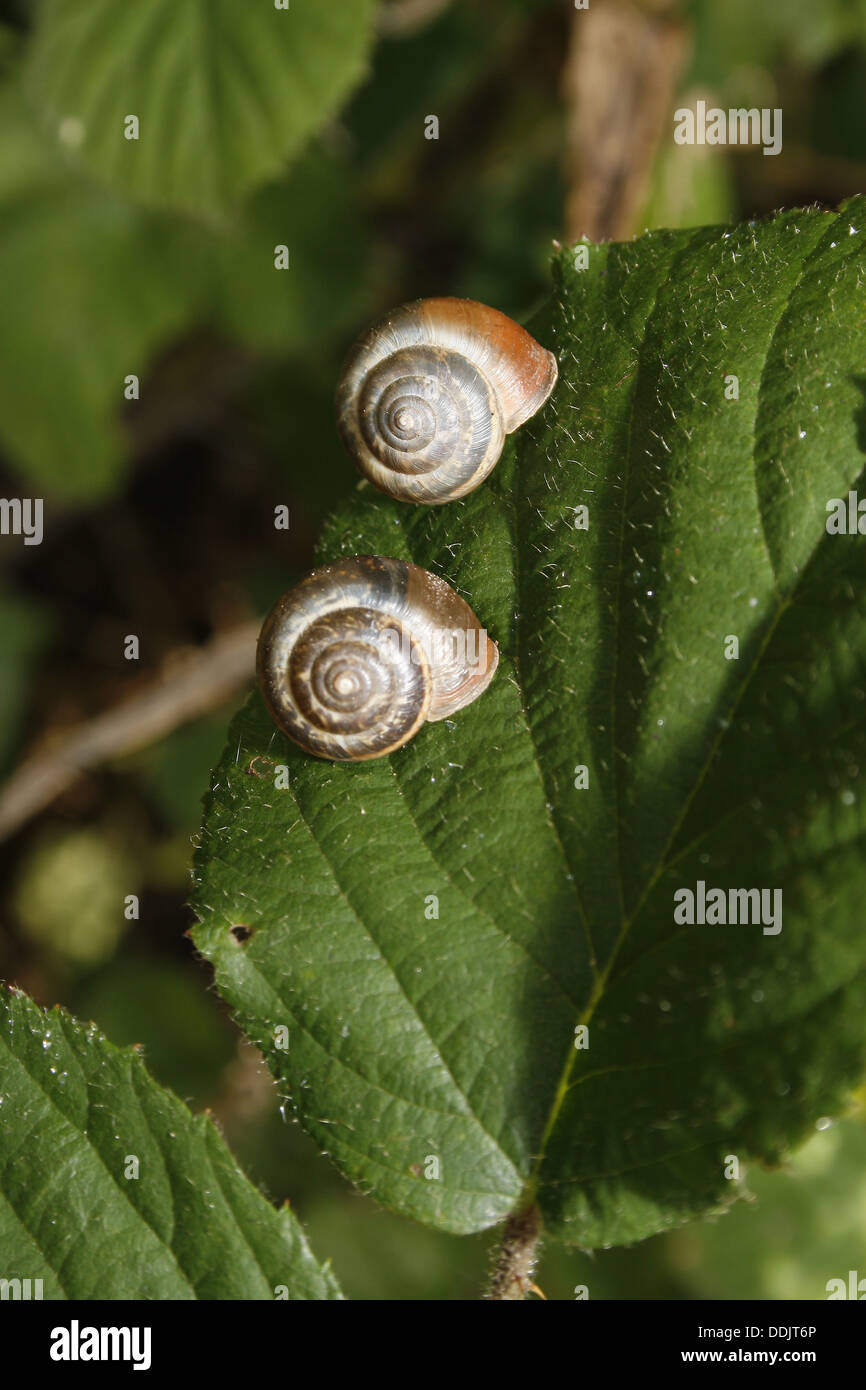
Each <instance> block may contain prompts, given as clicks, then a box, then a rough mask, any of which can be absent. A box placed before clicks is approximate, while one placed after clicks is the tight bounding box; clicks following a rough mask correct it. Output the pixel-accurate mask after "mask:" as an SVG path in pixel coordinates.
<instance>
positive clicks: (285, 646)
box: [257, 555, 499, 761]
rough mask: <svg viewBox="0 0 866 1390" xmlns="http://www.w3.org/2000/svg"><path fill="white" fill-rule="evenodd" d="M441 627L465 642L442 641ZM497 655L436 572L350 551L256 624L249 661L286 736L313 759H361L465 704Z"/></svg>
mask: <svg viewBox="0 0 866 1390" xmlns="http://www.w3.org/2000/svg"><path fill="white" fill-rule="evenodd" d="M448 634H457V635H458V637H459V636H460V635H461V634H462V636H463V638H464V640H462V641H459V640H458V641H457V642H453V643H452V642H451V641H450V640H443V638H447V635H448ZM498 658H499V653H498V650H497V648H496V644H495V643H494V642H492V641H490V639H489V638H488V637H487V634H486V633H485V632H484V631H483V629H482V628H481V627H480V624H479V623H478V619H477V618H476V617H475V615H474V613H473V612H472V609H471V608H470V607H469V605H468V604H467V603H465V602H464V601H463V599H462V598H460V596H459V594H456V593H455V592H454V590H453V589H451V588H450V587H449V585H448V584H446V583H445V581H444V580H443V579H439V578H438V577H437V576H436V575H433V574H429V573H428V572H427V571H426V570H423V569H420V568H419V566H417V565H412V564H409V563H408V562H407V561H404V560H392V559H387V558H385V557H383V556H379V555H356V556H354V557H352V558H351V559H347V560H340V561H338V562H337V563H336V564H333V565H323V566H322V567H321V568H320V569H317V570H314V571H313V573H312V574H310V575H308V576H307V577H306V578H305V579H302V580H301V581H300V583H299V584H296V585H295V586H294V588H292V589H289V590H288V592H287V593H285V594H283V596H282V598H280V599H279V600H278V602H277V603H276V604H275V605H274V607H273V609H272V610H271V612H270V613H269V615H268V617H267V618H266V619H265V623H264V626H263V627H262V631H261V634H260V636H259V644H258V655H257V665H258V676H259V685H260V688H261V691H262V695H263V697H264V700H265V703H266V705H267V707H268V709H269V711H270V714H271V716H272V718H273V719H274V721H275V723H276V724H277V725H278V726H279V727H280V728H281V729H282V730H283V732H284V733H286V734H288V736H289V737H290V738H292V739H293V740H294V741H295V742H296V743H298V744H300V746H301V747H302V748H304V749H306V750H307V752H310V753H314V754H315V755H316V756H317V757H320V758H331V759H335V760H340V761H344V760H349V761H359V760H362V759H366V758H377V757H381V756H383V755H384V754H386V753H390V752H393V751H394V750H395V749H396V748H400V747H402V745H403V744H404V743H407V742H408V741H409V739H410V738H412V737H413V736H414V735H415V734H416V733H417V731H418V729H419V728H420V727H421V725H422V724H423V723H424V721H425V720H436V719H444V718H445V717H446V715H449V714H452V713H454V712H455V711H456V710H458V709H461V708H462V707H463V706H464V705H467V704H469V703H470V702H471V701H472V700H474V699H475V698H476V697H477V696H478V695H480V694H481V692H482V691H483V690H485V689H486V688H487V686H488V685H489V683H490V681H491V680H492V678H493V673H494V671H495V670H496V665H497V662H498Z"/></svg>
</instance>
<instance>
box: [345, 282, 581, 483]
mask: <svg viewBox="0 0 866 1390" xmlns="http://www.w3.org/2000/svg"><path fill="white" fill-rule="evenodd" d="M556 377H557V366H556V359H555V358H554V357H553V355H552V353H549V352H547V351H546V349H544V348H542V347H540V346H539V344H538V343H536V342H535V339H534V338H532V337H530V335H529V334H528V333H527V332H526V331H525V329H523V328H521V327H519V325H518V324H516V323H513V322H512V320H511V319H509V318H506V316H505V315H504V314H500V313H499V312H498V311H497V310H495V309H489V308H487V307H486V306H485V305H483V304H477V303H475V302H474V301H473V300H468V299H425V300H418V301H417V303H415V304H409V305H406V306H405V307H404V308H402V309H398V310H396V311H395V312H394V313H393V314H391V315H390V316H389V317H388V318H387V319H385V320H384V321H383V322H382V323H380V324H378V325H377V326H376V327H375V328H373V329H372V330H371V331H370V332H369V333H368V334H367V335H366V336H365V337H364V338H362V339H361V341H360V342H359V343H358V344H357V346H356V348H355V349H354V351H353V353H352V354H351V355H350V357H349V360H348V362H347V363H346V366H345V369H344V371H343V375H342V378H341V380H340V385H339V387H338V389H337V423H338V427H339V430H340V434H341V436H342V438H343V442H344V444H345V446H346V448H347V450H348V452H349V453H350V454H351V456H352V458H353V459H354V461H355V463H356V465H357V467H358V468H359V469H360V471H361V472H362V473H364V474H365V476H366V477H368V478H369V479H370V481H371V482H372V483H374V484H375V486H376V487H378V488H379V489H380V490H381V491H383V492H386V493H388V494H389V495H390V496H392V497H397V498H400V499H401V500H403V501H408V502H422V503H432V504H441V503H443V502H449V501H452V500H454V499H455V498H457V497H462V496H464V495H465V494H466V493H467V492H469V491H471V490H472V489H473V488H475V487H477V486H478V484H479V483H480V482H482V481H483V480H484V478H486V477H487V475H488V473H489V472H490V470H491V469H492V468H493V467H494V465H495V463H496V461H497V459H498V458H499V456H500V454H501V452H502V447H503V443H504V441H505V436H506V434H509V433H511V431H512V430H514V429H517V427H518V426H519V425H520V424H522V423H523V422H524V421H525V420H527V419H528V418H529V416H530V415H532V414H534V413H535V411H536V410H538V409H539V407H540V406H541V405H542V404H543V402H544V401H545V400H546V399H547V397H548V396H549V395H550V392H551V391H552V390H553V387H554V384H555V382H556Z"/></svg>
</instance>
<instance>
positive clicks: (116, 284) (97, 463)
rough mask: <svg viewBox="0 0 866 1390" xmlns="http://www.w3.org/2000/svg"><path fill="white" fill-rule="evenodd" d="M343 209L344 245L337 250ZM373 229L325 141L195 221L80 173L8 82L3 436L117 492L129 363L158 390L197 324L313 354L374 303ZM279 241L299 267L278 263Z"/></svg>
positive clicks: (0, 121)
mask: <svg viewBox="0 0 866 1390" xmlns="http://www.w3.org/2000/svg"><path fill="white" fill-rule="evenodd" d="M334 217H336V218H337V220H338V221H339V223H340V226H341V227H342V228H343V230H344V232H345V234H346V238H345V243H344V244H345V247H346V250H345V253H339V254H337V255H336V256H335V255H334V254H333V253H331V252H326V251H325V250H324V249H323V248H324V246H325V238H324V236H323V229H324V228H325V226H326V225H327V224H329V223H330V222H331V221H332V220H333V218H334ZM360 239H361V232H360V229H359V220H358V209H357V202H356V199H355V198H354V196H353V194H352V192H351V191H350V189H349V186H348V184H347V179H346V171H345V168H344V167H343V165H341V164H340V163H339V162H338V161H337V160H334V159H330V158H326V157H325V156H324V155H323V154H322V153H321V152H320V151H316V152H315V153H311V155H310V157H307V158H304V159H301V160H300V161H299V162H298V164H297V165H296V166H295V168H294V169H293V170H292V172H291V174H290V175H289V176H288V177H287V178H285V179H283V180H281V181H280V182H279V183H277V184H271V185H268V186H267V187H265V188H263V189H262V190H261V191H260V192H259V193H258V194H257V195H256V196H254V197H253V198H251V199H250V200H249V202H248V204H246V205H245V207H244V208H243V209H241V210H240V211H239V213H238V215H237V216H236V217H234V218H229V219H226V220H225V221H224V222H222V223H221V224H220V226H219V227H209V228H206V229H204V228H202V227H200V226H195V227H193V226H191V225H189V224H188V223H185V222H184V221H183V220H182V219H180V218H172V217H170V216H168V215H166V214H163V213H159V212H155V211H152V210H149V209H147V208H142V207H137V206H135V205H134V204H131V203H129V202H128V201H125V200H123V199H121V198H119V197H117V196H116V195H114V194H112V193H109V192H108V191H106V190H105V189H103V188H101V187H99V186H98V185H95V184H94V183H93V182H92V181H91V180H83V179H76V178H75V177H74V176H73V175H72V174H71V172H70V170H69V168H68V167H67V166H66V165H65V164H64V161H63V160H62V158H61V157H60V155H59V153H58V151H56V150H52V149H51V148H50V146H49V144H48V142H47V141H46V140H45V139H44V138H43V137H41V136H40V135H39V133H38V131H37V130H36V129H35V127H34V124H33V120H32V116H31V114H30V113H29V112H28V111H27V110H26V108H25V107H24V105H23V103H22V100H21V97H20V93H19V92H18V90H17V89H16V87H15V86H14V85H12V84H6V85H0V284H2V285H3V294H2V296H0V439H2V443H3V446H4V448H5V449H6V450H7V451H8V453H9V455H10V457H11V460H12V462H13V463H14V464H15V465H16V466H17V467H18V468H19V469H20V471H22V472H23V473H24V474H26V476H27V478H28V479H29V480H31V482H32V483H33V484H34V485H35V486H36V487H37V488H38V489H40V491H42V492H48V493H49V494H51V495H52V496H54V497H66V498H76V499H78V498H92V497H96V496H99V495H101V494H103V493H105V492H106V491H108V490H109V489H110V488H111V487H112V486H113V485H114V484H115V483H116V482H117V480H118V479H119V477H120V476H121V474H122V471H123V468H124V465H125V462H126V459H127V454H128V447H127V443H126V440H125V438H124V433H123V429H122V411H123V407H124V404H125V401H124V383H125V378H126V376H127V375H128V374H130V373H132V374H135V375H136V376H138V377H139V378H140V382H141V394H142V396H143V397H145V396H146V395H147V393H148V390H149V382H148V379H147V373H148V369H149V367H150V365H151V363H152V361H153V360H154V358H155V357H156V356H157V355H158V354H159V353H160V352H161V351H163V350H164V349H165V348H166V347H167V345H168V344H170V343H172V342H173V341H175V340H177V339H178V338H181V337H182V336H183V334H184V333H186V332H188V331H189V330H190V329H191V328H192V327H193V326H194V325H200V326H201V327H210V328H216V329H217V331H218V332H220V333H222V334H225V333H226V332H227V333H229V334H230V335H232V336H233V337H234V338H235V339H238V340H240V341H241V342H243V343H248V344H251V345H253V347H254V348H255V349H256V350H258V351H265V352H269V353H273V354H278V353H289V352H294V353H299V352H302V353H303V355H304V359H305V360H307V359H308V358H309V355H310V345H311V344H316V345H320V344H325V345H327V344H328V343H329V342H330V339H329V337H328V335H329V334H331V335H333V334H334V333H335V332H338V331H340V329H341V328H342V326H343V325H345V324H347V323H349V322H351V321H352V320H353V318H354V316H355V314H356V313H359V312H362V311H363V304H364V302H365V298H366V296H367V295H368V293H369V277H367V279H365V277H364V276H363V275H360V274H359V271H358V257H357V250H356V243H357V241H358V240H360ZM278 241H279V242H283V241H285V242H286V243H287V244H288V245H289V246H290V247H291V270H290V271H288V272H281V271H278V270H276V269H275V268H274V245H275V243H276V242H278ZM341 244H342V243H341ZM73 270H74V273H73ZM50 520H51V516H50V509H49V513H48V514H47V524H49V525H50Z"/></svg>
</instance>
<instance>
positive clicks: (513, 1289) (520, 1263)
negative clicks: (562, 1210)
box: [484, 1205, 541, 1302]
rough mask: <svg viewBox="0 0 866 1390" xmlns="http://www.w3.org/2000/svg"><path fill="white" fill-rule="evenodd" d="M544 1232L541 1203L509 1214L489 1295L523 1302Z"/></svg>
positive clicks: (489, 1296) (487, 1295) (488, 1296)
mask: <svg viewBox="0 0 866 1390" xmlns="http://www.w3.org/2000/svg"><path fill="white" fill-rule="evenodd" d="M540 1234H541V1217H540V1216H539V1212H538V1207H536V1206H534V1205H533V1206H531V1207H525V1208H524V1209H523V1210H522V1211H518V1212H514V1213H513V1214H512V1215H511V1216H509V1218H508V1220H507V1221H506V1223H505V1233H504V1235H503V1237H502V1245H501V1246H500V1249H499V1254H498V1256H497V1259H496V1265H495V1267H494V1270H493V1276H492V1278H491V1280H490V1287H489V1288H488V1290H487V1293H486V1294H485V1295H484V1297H485V1298H487V1299H497V1300H510V1301H512V1302H519V1301H521V1300H522V1299H524V1298H525V1297H526V1294H527V1292H528V1290H529V1286H530V1284H531V1282H532V1271H533V1269H534V1268H535V1261H536V1259H537V1257H538V1239H539V1235H540Z"/></svg>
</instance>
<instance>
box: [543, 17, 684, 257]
mask: <svg viewBox="0 0 866 1390" xmlns="http://www.w3.org/2000/svg"><path fill="white" fill-rule="evenodd" d="M687 51H688V38H687V35H686V31H685V29H684V28H683V25H682V23H681V22H680V21H679V20H678V18H677V16H676V13H675V11H674V9H673V7H672V5H671V4H669V3H667V0H655V3H653V4H650V3H649V0H642V3H639V2H638V0H604V3H599V4H596V3H593V4H592V5H590V7H589V8H588V9H586V10H575V12H574V20H573V24H572V38H571V45H570V49H569V54H568V58H567V60H566V66H565V74H564V90H565V100H566V105H567V109H568V113H569V116H568V127H567V147H568V150H567V166H568V167H567V181H568V187H569V193H568V197H567V201H566V212H565V230H566V237H567V239H568V240H569V241H576V240H577V239H578V238H579V237H583V236H585V237H588V238H589V239H590V241H604V240H607V239H615V240H622V239H624V238H627V237H629V236H631V235H632V234H633V232H634V231H635V230H636V228H635V219H636V217H637V216H638V214H639V213H640V209H641V207H642V205H643V203H644V201H645V199H646V196H647V191H648V186H649V179H650V174H651V172H652V168H653V164H654V162H655V157H656V153H657V150H658V147H659V142H660V140H661V139H662V137H663V135H664V132H665V129H666V126H667V125H668V123H670V129H671V132H672V131H673V124H672V120H673V100H674V95H675V92H676V86H677V82H678V80H679V77H680V74H681V72H682V68H683V65H684V62H685V58H686V54H687ZM671 138H672V134H671Z"/></svg>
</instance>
